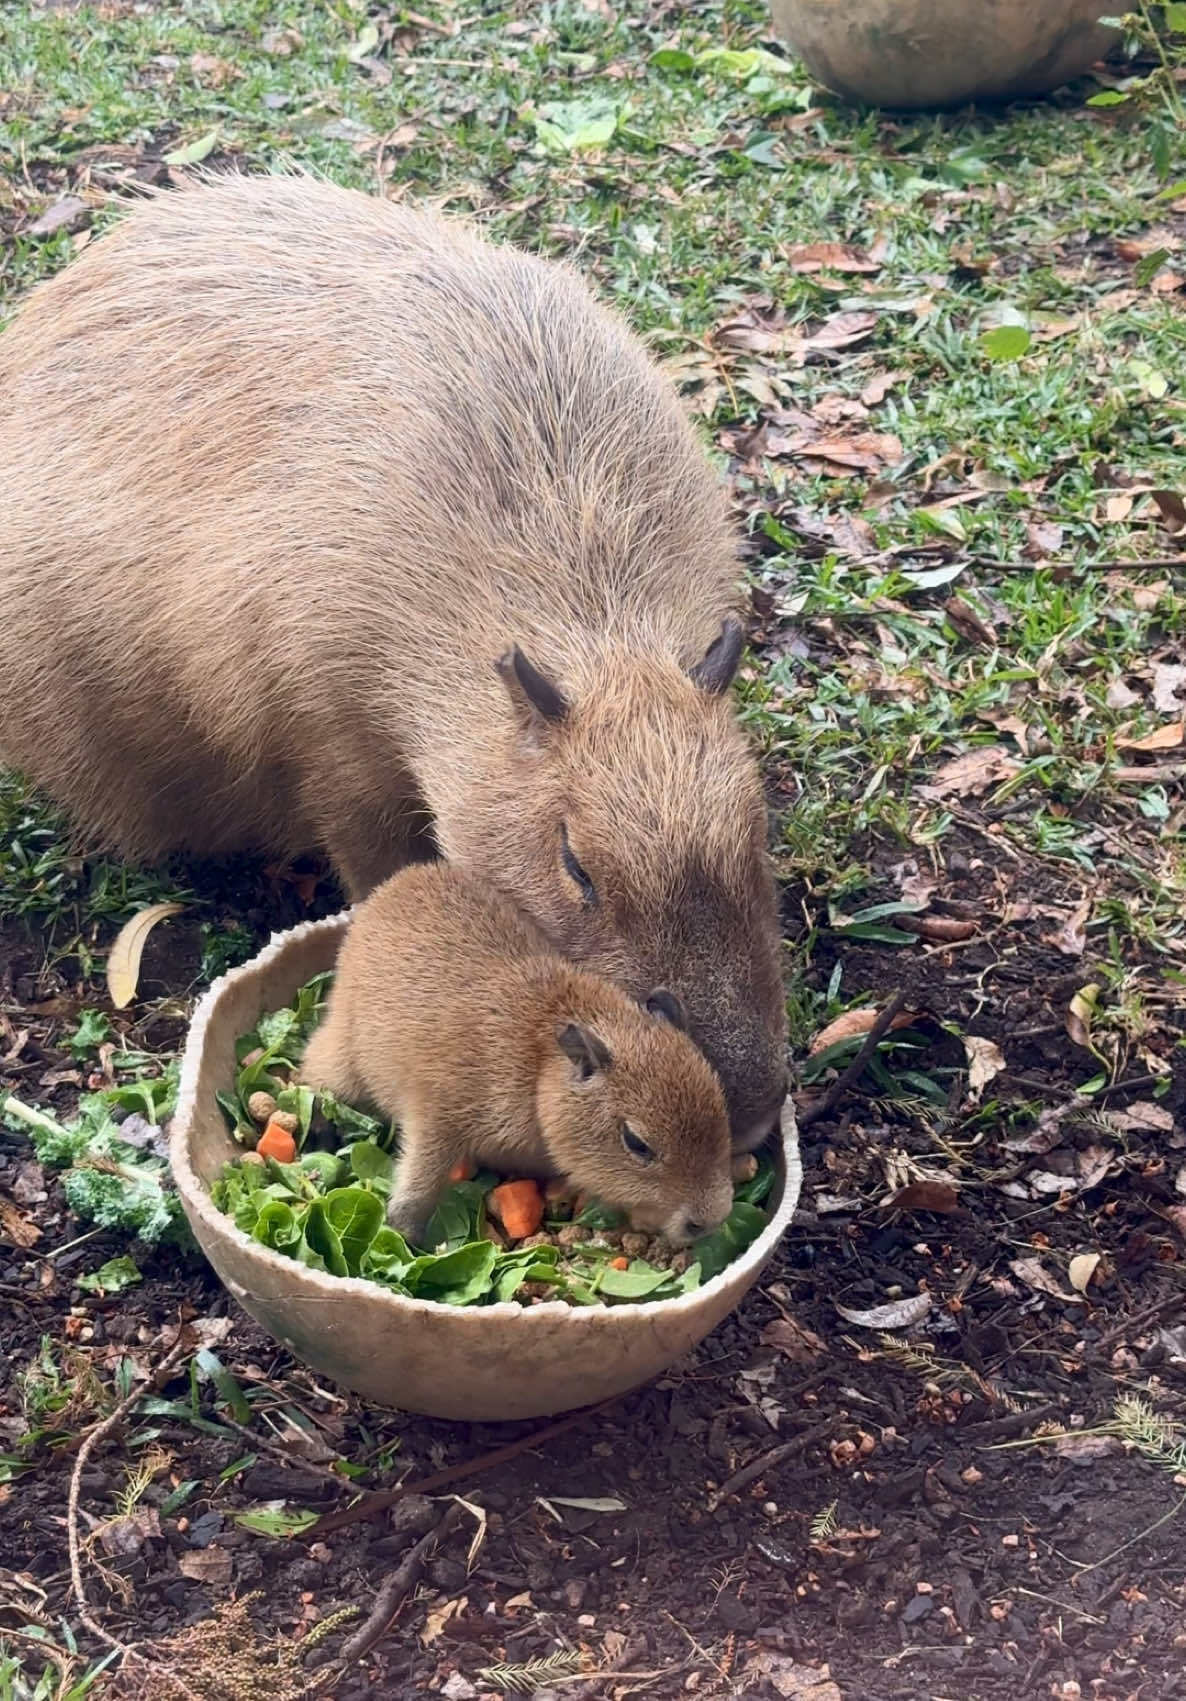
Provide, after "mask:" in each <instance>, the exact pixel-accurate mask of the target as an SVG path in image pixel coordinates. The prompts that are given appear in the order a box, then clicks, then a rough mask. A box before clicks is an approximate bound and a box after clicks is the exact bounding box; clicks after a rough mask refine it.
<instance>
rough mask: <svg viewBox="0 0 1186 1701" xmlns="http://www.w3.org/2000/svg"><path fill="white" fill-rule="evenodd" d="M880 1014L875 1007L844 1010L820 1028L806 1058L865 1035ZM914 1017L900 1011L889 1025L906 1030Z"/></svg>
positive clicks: (891, 1027) (866, 1006)
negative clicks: (824, 1026) (840, 1014)
mask: <svg viewBox="0 0 1186 1701" xmlns="http://www.w3.org/2000/svg"><path fill="white" fill-rule="evenodd" d="M880 1014H881V1012H880V1010H879V1009H878V1008H877V1006H876V1005H872V1004H867V1005H864V1006H862V1008H861V1009H859V1010H846V1011H845V1012H844V1014H843V1016H837V1017H836V1019H835V1021H834V1022H829V1023H828V1025H827V1027H826V1028H821V1029H820V1031H819V1033H818V1034H816V1036H815V1038H814V1039H813V1040H812V1042H811V1045H810V1048H809V1050H808V1056H810V1057H814V1056H815V1055H816V1054H817V1052H821V1051H826V1050H827V1049H828V1047H829V1046H830V1045H839V1044H840V1042H841V1040H847V1039H855V1038H856V1036H857V1035H858V1034H867V1033H868V1032H869V1029H870V1028H871V1027H872V1026H873V1024H874V1022H875V1021H876V1020H877V1018H878V1016H879V1015H880ZM915 1020H916V1017H915V1016H914V1015H912V1014H911V1012H909V1011H907V1010H900V1011H899V1012H898V1014H897V1015H896V1016H895V1017H894V1019H893V1021H892V1022H891V1023H890V1029H891V1031H892V1030H893V1029H894V1028H908V1027H909V1026H910V1024H911V1022H913V1021H915Z"/></svg>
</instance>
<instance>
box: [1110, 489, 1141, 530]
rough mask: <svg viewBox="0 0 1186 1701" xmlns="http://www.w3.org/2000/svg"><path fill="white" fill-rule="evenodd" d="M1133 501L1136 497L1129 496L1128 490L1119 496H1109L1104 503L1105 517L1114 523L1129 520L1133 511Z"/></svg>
mask: <svg viewBox="0 0 1186 1701" xmlns="http://www.w3.org/2000/svg"><path fill="white" fill-rule="evenodd" d="M1133 501H1134V498H1133V497H1131V496H1129V495H1128V494H1127V492H1121V494H1120V495H1119V496H1109V497H1108V500H1107V501H1106V502H1105V503H1104V518H1105V519H1106V520H1107V521H1109V523H1110V524H1112V525H1118V524H1119V523H1120V521H1121V520H1127V519H1128V516H1129V515H1130V514H1131V513H1132V505H1133Z"/></svg>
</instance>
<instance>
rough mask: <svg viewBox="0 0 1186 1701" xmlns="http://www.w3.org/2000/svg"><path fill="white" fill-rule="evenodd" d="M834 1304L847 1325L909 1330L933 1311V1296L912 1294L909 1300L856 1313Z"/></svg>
mask: <svg viewBox="0 0 1186 1701" xmlns="http://www.w3.org/2000/svg"><path fill="white" fill-rule="evenodd" d="M833 1303H834V1304H835V1305H836V1310H837V1311H838V1312H839V1314H840V1316H841V1317H843V1318H844V1320H845V1322H846V1323H855V1324H857V1325H858V1326H859V1327H860V1328H862V1329H909V1328H910V1327H911V1326H912V1325H913V1324H915V1323H921V1322H922V1320H923V1318H924V1317H925V1316H926V1314H927V1312H928V1311H929V1310H930V1309H931V1296H930V1294H929V1293H928V1292H923V1293H916V1294H911V1295H910V1296H909V1298H907V1299H895V1300H891V1301H890V1303H889V1304H888V1305H873V1306H870V1307H869V1308H868V1310H864V1311H854V1310H853V1309H852V1308H851V1307H850V1306H847V1305H841V1304H839V1302H837V1301H834V1302H833Z"/></svg>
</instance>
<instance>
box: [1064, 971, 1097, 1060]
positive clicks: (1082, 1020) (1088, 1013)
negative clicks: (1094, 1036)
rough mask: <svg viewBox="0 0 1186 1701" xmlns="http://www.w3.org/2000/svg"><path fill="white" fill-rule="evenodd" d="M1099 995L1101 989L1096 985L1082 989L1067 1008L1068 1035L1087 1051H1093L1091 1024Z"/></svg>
mask: <svg viewBox="0 0 1186 1701" xmlns="http://www.w3.org/2000/svg"><path fill="white" fill-rule="evenodd" d="M1099 995H1100V989H1099V987H1098V986H1096V985H1094V984H1093V985H1091V986H1084V987H1081V988H1080V989H1079V991H1078V992H1076V993H1075V995H1074V997H1073V998H1072V999H1071V1002H1070V1004H1069V1006H1068V1007H1067V1033H1068V1034H1069V1035H1070V1036H1071V1039H1072V1040H1073V1041H1074V1043H1075V1044H1076V1045H1081V1046H1082V1047H1083V1049H1084V1050H1085V1051H1090V1050H1091V1022H1092V1018H1093V1017H1094V1015H1095V1006H1096V1000H1097V999H1098V998H1099Z"/></svg>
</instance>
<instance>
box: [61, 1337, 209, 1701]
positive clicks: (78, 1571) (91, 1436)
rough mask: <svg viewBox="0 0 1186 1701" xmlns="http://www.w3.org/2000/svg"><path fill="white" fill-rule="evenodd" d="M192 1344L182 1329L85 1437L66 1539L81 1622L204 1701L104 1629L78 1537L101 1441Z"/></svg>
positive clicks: (190, 1698) (196, 1700) (73, 1478)
mask: <svg viewBox="0 0 1186 1701" xmlns="http://www.w3.org/2000/svg"><path fill="white" fill-rule="evenodd" d="M188 1345H189V1343H188V1342H187V1341H186V1338H185V1335H184V1332H183V1331H180V1330H179V1331H178V1335H177V1340H176V1341H175V1342H174V1344H173V1346H172V1347H171V1348H170V1349H169V1351H168V1352H167V1353H166V1355H165V1357H164V1358H163V1359H162V1360H161V1362H160V1364H159V1365H158V1366H157V1368H156V1370H155V1371H154V1372H153V1373H152V1375H151V1376H150V1377H149V1378H148V1380H147V1385H146V1384H144V1383H142V1384H140V1386H138V1387H136V1388H133V1389H132V1391H131V1393H130V1394H128V1395H127V1396H126V1397H125V1398H124V1399H122V1400H121V1401H120V1403H119V1405H118V1406H116V1408H115V1410H114V1411H113V1412H111V1413H109V1414H108V1416H107V1417H105V1418H104V1419H103V1421H102V1423H98V1424H96V1425H95V1427H94V1428H93V1429H92V1430H90V1431H88V1433H87V1434H86V1435H85V1436H84V1438H83V1442H82V1446H81V1447H80V1448H79V1449H78V1453H77V1455H76V1456H75V1460H74V1469H73V1470H72V1471H71V1473H70V1498H69V1500H68V1502H67V1505H66V1539H67V1541H68V1543H69V1547H70V1582H71V1585H72V1587H73V1590H74V1598H75V1600H76V1601H77V1602H78V1617H79V1622H80V1623H81V1624H82V1625H83V1626H84V1628H85V1629H87V1630H89V1631H90V1633H91V1635H92V1636H93V1637H95V1639H96V1640H97V1641H99V1642H102V1643H104V1644H105V1646H107V1647H108V1648H115V1649H116V1650H117V1651H118V1652H119V1653H120V1654H121V1655H122V1656H123V1658H124V1659H125V1660H127V1659H137V1660H142V1661H144V1663H145V1664H147V1665H151V1666H155V1667H157V1669H159V1670H161V1671H163V1672H164V1673H165V1675H166V1676H167V1677H168V1680H169V1682H170V1683H172V1684H174V1685H175V1686H176V1688H177V1689H178V1690H179V1691H180V1693H181V1694H182V1695H184V1696H185V1697H186V1701H202V1698H201V1696H199V1695H195V1694H194V1692H193V1690H192V1689H191V1688H190V1687H189V1685H188V1684H187V1683H185V1682H184V1681H183V1679H181V1678H179V1677H178V1676H177V1675H176V1673H175V1672H172V1671H170V1670H169V1668H168V1667H167V1666H161V1665H160V1664H159V1662H157V1661H156V1660H152V1659H151V1658H148V1657H146V1656H145V1655H144V1654H141V1653H139V1652H138V1651H137V1649H136V1648H135V1647H134V1646H133V1645H132V1644H131V1643H128V1642H121V1641H120V1639H119V1638H118V1636H112V1635H111V1633H110V1631H107V1630H104V1628H103V1626H102V1625H101V1624H99V1623H98V1621H97V1620H96V1619H95V1618H94V1617H93V1615H92V1613H91V1609H90V1603H89V1601H88V1600H87V1593H86V1586H85V1584H84V1583H83V1579H82V1544H81V1542H80V1541H79V1539H78V1502H79V1497H80V1495H81V1492H82V1473H83V1470H84V1468H85V1466H86V1462H87V1460H88V1459H89V1458H90V1456H91V1454H92V1453H93V1452H94V1451H95V1448H96V1447H97V1446H98V1445H99V1443H100V1441H104V1440H106V1438H107V1437H108V1436H109V1435H110V1434H111V1432H112V1430H113V1429H115V1428H117V1427H118V1425H119V1424H120V1423H121V1422H122V1421H123V1419H124V1418H125V1417H127V1415H128V1413H129V1412H130V1411H131V1409H132V1407H133V1406H135V1405H138V1404H139V1402H140V1401H141V1400H142V1399H143V1398H144V1395H145V1393H146V1392H147V1387H148V1386H151V1385H152V1384H154V1383H159V1382H160V1380H161V1379H162V1377H164V1376H165V1375H166V1374H167V1373H168V1372H169V1371H170V1370H172V1368H173V1366H174V1365H175V1364H176V1363H177V1362H178V1360H179V1359H180V1358H182V1357H183V1356H184V1354H185V1353H186V1351H187V1350H188Z"/></svg>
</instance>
